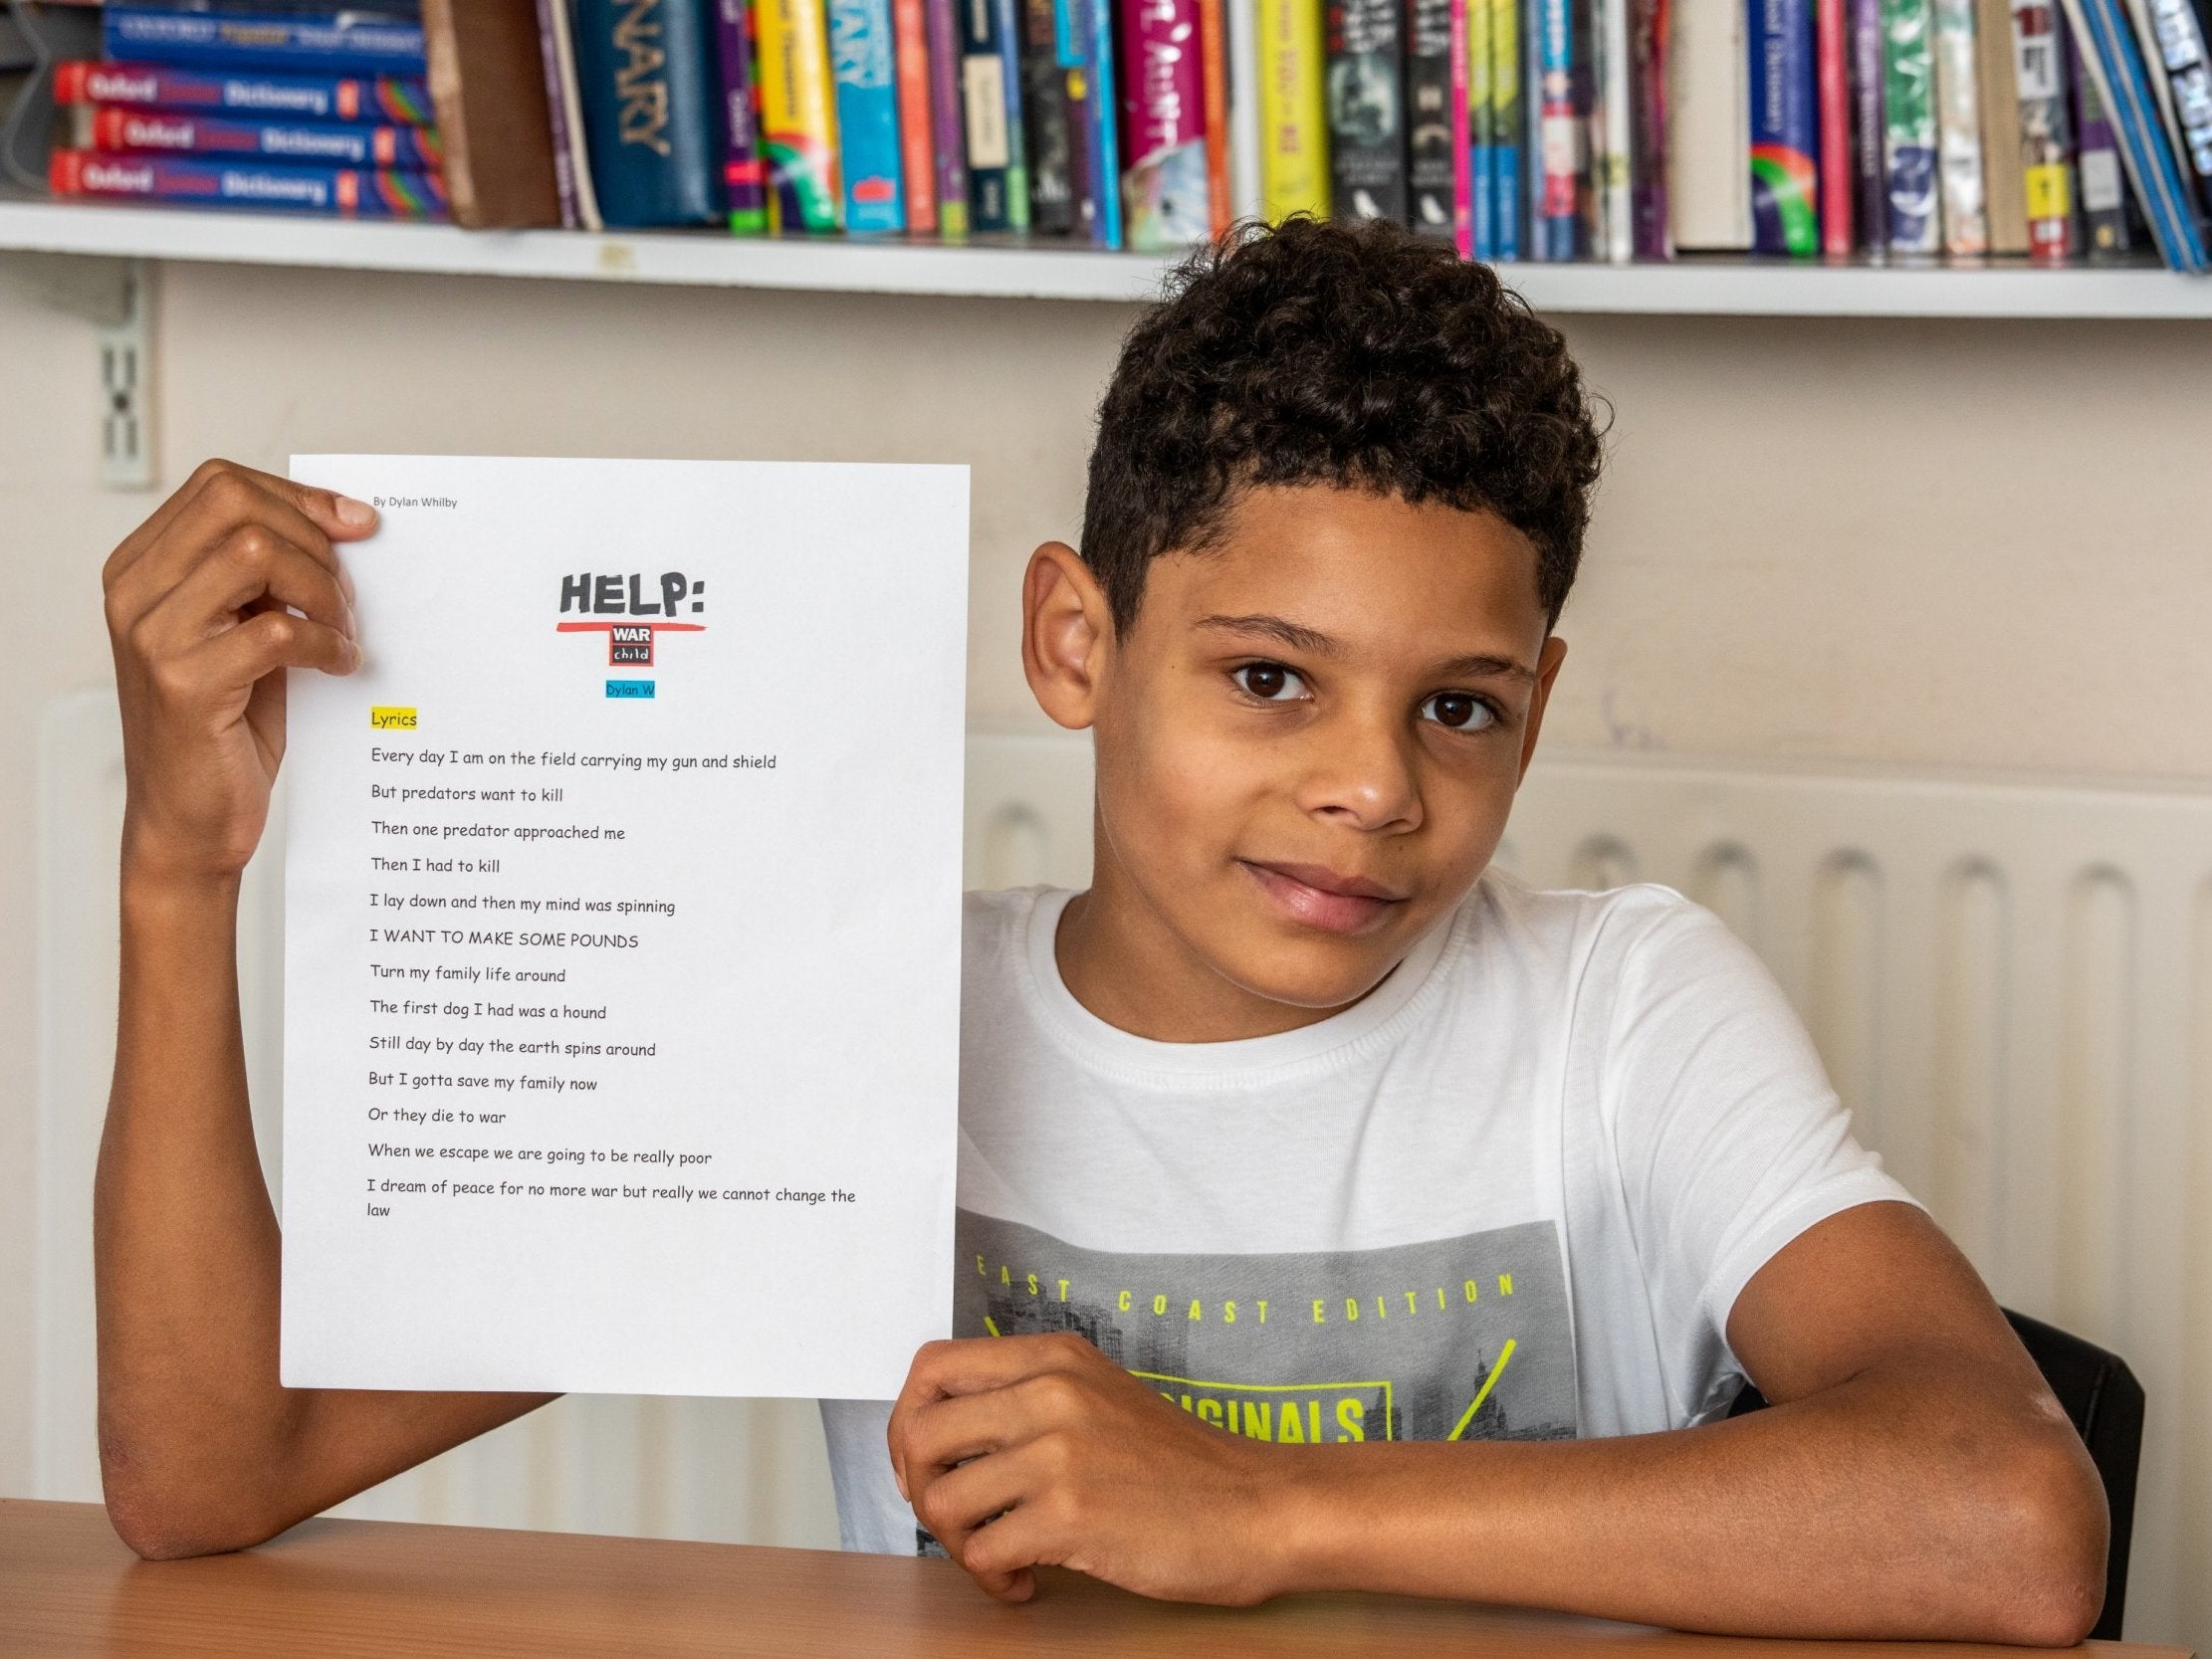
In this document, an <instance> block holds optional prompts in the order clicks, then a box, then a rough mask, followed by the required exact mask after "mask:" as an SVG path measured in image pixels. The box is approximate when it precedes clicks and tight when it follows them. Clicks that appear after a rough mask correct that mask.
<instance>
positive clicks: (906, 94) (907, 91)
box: [891, 0, 937, 233]
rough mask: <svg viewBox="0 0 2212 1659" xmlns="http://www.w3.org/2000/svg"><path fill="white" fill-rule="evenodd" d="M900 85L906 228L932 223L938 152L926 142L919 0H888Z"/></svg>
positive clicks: (925, 53)
mask: <svg viewBox="0 0 2212 1659" xmlns="http://www.w3.org/2000/svg"><path fill="white" fill-rule="evenodd" d="M891 40H892V49H893V51H894V52H895V53H896V55H897V58H896V65H897V68H896V74H897V77H898V85H899V165H900V167H901V169H902V170H903V171H904V172H905V174H906V228H907V229H908V230H910V231H922V232H924V233H928V232H932V231H935V230H936V229H937V155H936V151H935V149H934V147H933V146H932V144H931V142H930V46H929V28H928V24H927V22H926V20H925V19H924V17H923V15H922V0H891Z"/></svg>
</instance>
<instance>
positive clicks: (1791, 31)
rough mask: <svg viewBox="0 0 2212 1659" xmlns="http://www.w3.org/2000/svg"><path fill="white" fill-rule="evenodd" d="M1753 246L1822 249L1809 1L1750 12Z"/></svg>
mask: <svg viewBox="0 0 2212 1659" xmlns="http://www.w3.org/2000/svg"><path fill="white" fill-rule="evenodd" d="M1750 36H1751V66H1750V67H1751V247H1752V251H1753V252H1754V253H1761V254H1788V255H1790V256H1791V257H1792V258H1796V259H1810V258H1811V257H1812V256H1814V255H1815V254H1818V253H1819V252H1820V247H1821V223H1820V162H1819V159H1818V157H1819V149H1820V89H1819V81H1818V66H1817V64H1816V61H1815V58H1816V55H1815V51H1814V45H1813V8H1812V6H1811V5H1810V4H1809V3H1808V0H1757V3H1756V4H1755V5H1754V6H1753V7H1752V11H1751V30H1750Z"/></svg>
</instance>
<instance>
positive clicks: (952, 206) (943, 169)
mask: <svg viewBox="0 0 2212 1659" xmlns="http://www.w3.org/2000/svg"><path fill="white" fill-rule="evenodd" d="M959 3H960V0H922V25H923V29H924V32H925V33H926V34H927V35H928V37H929V64H930V150H931V153H932V155H933V156H934V157H935V159H936V163H937V234H938V235H939V236H941V237H943V238H944V239H945V240H946V241H948V242H960V241H963V240H965V239H966V237H967V235H968V117H967V114H966V112H965V111H964V110H963V109H962V107H961V77H962V73H963V66H962V61H961V55H960V17H959V11H958V7H959Z"/></svg>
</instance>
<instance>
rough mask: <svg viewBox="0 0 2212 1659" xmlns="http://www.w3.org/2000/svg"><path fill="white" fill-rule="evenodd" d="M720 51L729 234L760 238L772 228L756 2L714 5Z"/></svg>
mask: <svg viewBox="0 0 2212 1659" xmlns="http://www.w3.org/2000/svg"><path fill="white" fill-rule="evenodd" d="M715 47H716V50H717V52H718V53H719V54H720V59H721V64H722V135H723V144H722V189H723V196H724V199H725V200H726V201H727V202H728V204H729V208H730V229H731V230H732V231H733V232H735V233H737V234H738V235H740V236H757V235H759V234H760V233H761V232H763V231H765V230H767V229H768V228H769V192H768V177H769V174H768V163H767V162H766V161H765V160H764V159H763V158H762V155H761V118H760V110H759V108H758V106H757V100H758V98H759V89H758V88H757V87H756V85H755V83H754V74H753V63H754V54H753V5H752V0H715Z"/></svg>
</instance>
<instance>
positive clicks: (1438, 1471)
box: [1261, 1375, 2103, 1644]
mask: <svg viewBox="0 0 2212 1659" xmlns="http://www.w3.org/2000/svg"><path fill="white" fill-rule="evenodd" d="M1998 1403H1999V1407H2000V1408H1999V1409H1998V1410H1997V1411H1995V1412H1993V1411H1992V1391H1991V1390H1990V1389H1988V1388H1985V1387H1982V1386H1979V1385H1977V1383H1976V1381H1975V1380H1974V1379H1972V1378H1964V1379H1960V1381H1959V1385H1957V1386H1955V1387H1954V1386H1951V1385H1950V1384H1948V1383H1946V1382H1944V1381H1941V1380H1935V1379H1931V1378H1929V1377H1926V1376H1921V1377H1912V1376H1884V1375H1867V1376H1862V1377H1859V1378H1856V1379H1854V1380H1852V1381H1850V1382H1847V1383H1844V1384H1842V1385H1840V1386H1838V1387H1836V1388H1832V1389H1829V1390H1827V1391H1825V1392H1824V1393H1822V1394H1820V1395H1819V1396H1817V1397H1813V1398H1808V1399H1806V1400H1802V1401H1800V1402H1798V1403H1797V1404H1795V1405H1791V1406H1787V1407H1780V1408H1776V1409H1774V1410H1770V1411H1767V1412H1761V1413H1756V1414H1754V1415H1752V1416H1749V1417H1745V1418H1741V1419H1737V1420H1735V1421H1732V1422H1727V1423H1720V1424H1713V1425H1710V1426H1708V1427H1705V1428H1700V1429H1694V1430H1690V1431H1687V1432H1683V1433H1676V1434H1663V1435H1640V1436H1634V1437H1629V1438H1624V1439H1616V1440H1588V1441H1575V1442H1551V1443H1541V1442H1536V1443H1530V1442H1522V1443H1514V1442H1485V1443H1481V1444H1473V1445H1411V1444H1407V1445H1369V1446H1359V1447H1335V1446H1331V1447H1317V1448H1312V1449H1310V1450H1305V1451H1289V1450H1287V1449H1285V1448H1275V1450H1277V1451H1281V1452H1284V1454H1285V1461H1284V1463H1283V1464H1282V1465H1281V1469H1282V1474H1283V1479H1282V1480H1281V1482H1280V1484H1279V1486H1278V1487H1277V1488H1276V1490H1275V1492H1274V1494H1273V1496H1272V1497H1271V1499H1270V1500H1269V1504H1270V1506H1271V1507H1272V1508H1273V1510H1274V1511H1275V1513H1274V1514H1273V1515H1271V1516H1269V1517H1268V1518H1266V1519H1265V1520H1264V1521H1263V1522H1262V1524H1261V1525H1262V1527H1263V1529H1265V1530H1267V1531H1271V1532H1273V1533H1274V1535H1275V1537H1276V1538H1277V1539H1278V1540H1279V1541H1280V1542H1281V1545H1282V1548H1283V1550H1284V1552H1285V1555H1284V1558H1283V1582H1282V1585H1281V1587H1282V1588H1284V1589H1324V1588H1339V1589H1371V1590H1388V1591H1397V1592H1402V1593H1409V1594H1419V1595H1438V1596H1451V1597H1460V1598H1466V1599H1476V1600H1485V1601H1500V1602H1510V1603H1517V1604H1524V1605H1531V1606H1542V1607H1550V1608H1557V1609H1561V1610H1564V1611H1569V1612H1578V1613H1585V1614H1590V1615H1595V1616H1599V1617H1608V1618H1617V1619H1628V1620H1633V1621H1636V1622H1640V1623H1653V1624H1668V1625H1675V1626H1679V1627H1688V1628H1696V1629H1707V1630H1719V1631H1737V1632H1750V1633H1761V1634H1768V1635H1782V1634H1787V1635H1804V1636H1857V1637H1881V1636H1913V1637H1919V1638H1923V1639H1924V1638H1928V1637H1951V1638H1957V1639H1980V1640H1991V1639H1996V1640H2005V1641H2014V1642H2030V1643H2055V1644H2064V1643H2069V1642H2072V1641H2074V1640H2075V1639H2077V1638H2078V1637H2079V1636H2080V1635H2081V1634H2082V1632H2083V1630H2084V1629H2086V1627H2087V1624H2088V1623H2089V1621H2091V1620H2093V1619H2094V1618H2095V1617H2096V1613H2097V1608H2098V1606H2099V1605H2100V1604H2101V1594H2102V1581H2103V1577H2102V1569H2103V1557H2102V1536H2103V1534H2102V1500H2101V1493H2100V1492H2099V1490H2098V1488H2097V1486H2096V1476H2095V1472H2094V1470H2093V1469H2091V1468H2090V1467H2089V1465H2088V1462H2087V1458H2086V1456H2085V1455H2084V1454H2082V1452H2081V1448H2080V1443H2079V1441H2077V1440H2075V1439H2074V1438H2073V1431H2072V1430H2071V1429H2070V1428H2068V1427H2067V1426H2066V1425H2065V1424H2064V1423H2063V1422H2062V1423H2051V1422H2049V1421H2045V1420H2039V1419H2038V1418H2037V1417H2036V1416H2035V1414H2034V1411H2033V1408H2032V1407H2029V1406H2026V1405H2025V1404H2024V1405H2023V1407H2022V1409H2021V1410H2019V1411H2016V1412H2011V1413H2009V1414H2008V1413H2007V1412H2006V1411H2005V1410H2003V1409H2002V1404H2003V1402H2002V1401H1999V1402H1998Z"/></svg>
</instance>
